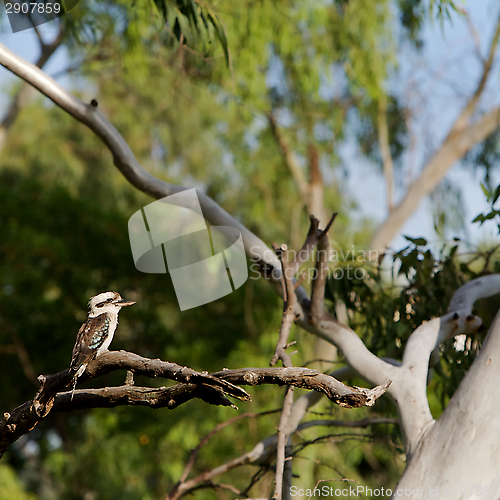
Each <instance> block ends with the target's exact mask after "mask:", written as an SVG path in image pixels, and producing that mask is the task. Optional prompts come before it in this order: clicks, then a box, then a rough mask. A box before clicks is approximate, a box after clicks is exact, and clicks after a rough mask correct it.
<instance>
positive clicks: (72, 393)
mask: <svg viewBox="0 0 500 500" xmlns="http://www.w3.org/2000/svg"><path fill="white" fill-rule="evenodd" d="M77 381H78V375H77V374H76V373H75V375H74V377H73V389H72V391H71V401H73V396H74V394H75V387H76V383H77Z"/></svg>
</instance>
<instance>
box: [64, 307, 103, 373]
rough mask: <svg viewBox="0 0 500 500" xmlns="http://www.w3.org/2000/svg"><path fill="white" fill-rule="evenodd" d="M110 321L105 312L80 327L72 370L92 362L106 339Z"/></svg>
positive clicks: (75, 370) (71, 365)
mask: <svg viewBox="0 0 500 500" xmlns="http://www.w3.org/2000/svg"><path fill="white" fill-rule="evenodd" d="M109 323H110V320H109V316H108V315H107V314H106V313H104V314H99V316H96V317H95V318H88V319H87V321H86V322H85V323H84V324H83V325H82V326H81V327H80V330H78V335H77V336H76V342H75V346H74V347H73V354H72V356H71V364H70V365H69V369H70V371H71V372H73V373H76V372H77V371H78V370H79V369H80V367H81V366H82V365H84V364H86V363H90V361H92V360H93V359H94V358H95V355H96V353H97V349H99V347H101V345H102V344H103V343H104V341H105V340H106V337H107V335H108V330H109Z"/></svg>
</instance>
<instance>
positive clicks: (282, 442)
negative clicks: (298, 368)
mask: <svg viewBox="0 0 500 500" xmlns="http://www.w3.org/2000/svg"><path fill="white" fill-rule="evenodd" d="M292 405H293V387H288V388H287V391H286V394H285V401H284V403H283V411H282V412H281V418H280V423H279V426H278V442H277V444H276V448H277V452H276V475H275V478H274V493H273V499H276V500H281V499H282V497H283V478H284V469H285V458H286V451H285V448H286V442H287V440H288V436H287V434H286V427H287V424H288V419H289V418H290V412H291V410H292Z"/></svg>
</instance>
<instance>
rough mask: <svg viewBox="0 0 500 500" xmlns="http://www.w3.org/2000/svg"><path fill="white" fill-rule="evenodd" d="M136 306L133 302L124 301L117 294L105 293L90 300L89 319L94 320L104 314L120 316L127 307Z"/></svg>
mask: <svg viewBox="0 0 500 500" xmlns="http://www.w3.org/2000/svg"><path fill="white" fill-rule="evenodd" d="M132 304H135V302H134V301H132V300H125V299H122V297H121V295H120V294H119V293H117V292H104V293H100V294H99V295H96V296H95V297H92V298H91V299H90V300H89V317H91V318H93V317H95V316H99V314H102V313H109V314H118V313H119V312H120V309H121V308H122V307H125V306H131V305H132Z"/></svg>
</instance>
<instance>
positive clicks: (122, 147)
mask: <svg viewBox="0 0 500 500" xmlns="http://www.w3.org/2000/svg"><path fill="white" fill-rule="evenodd" d="M0 64H1V65H2V66H4V67H5V68H7V69H8V70H9V71H11V72H12V73H14V74H16V75H17V76H19V77H20V78H23V79H24V80H25V81H27V82H28V83H30V84H31V85H32V86H33V87H35V88H36V89H38V90H39V91H40V92H41V93H42V94H44V95H45V96H47V97H48V98H49V99H51V100H52V101H53V102H54V103H55V104H57V106H59V107H60V108H62V109H63V110H64V111H66V112H67V113H69V114H70V115H71V116H73V117H74V118H75V119H76V120H78V121H79V122H81V123H83V124H84V125H87V127H89V128H90V129H91V130H92V131H93V132H94V133H95V134H96V135H97V136H98V137H100V138H101V140H102V141H103V142H104V144H105V145H106V146H107V148H108V149H109V151H110V152H111V154H112V155H113V161H114V164H115V165H116V167H117V168H118V169H119V170H120V172H121V173H122V174H123V175H124V176H125V178H126V179H127V180H128V181H129V182H130V183H131V184H132V185H133V186H135V187H136V188H137V189H139V190H140V191H142V192H144V193H146V194H148V195H150V196H152V197H153V198H158V199H159V198H164V197H166V196H169V195H172V194H175V193H179V192H182V191H185V190H186V189H187V188H185V187H183V186H176V185H174V184H170V183H168V182H165V181H162V180H160V179H157V178H156V177H154V176H153V175H151V174H150V173H149V172H147V171H146V170H144V169H143V168H142V167H141V165H140V164H139V162H138V161H137V159H136V157H135V156H134V153H133V152H132V150H131V149H130V147H129V145H128V144H127V143H126V142H125V140H124V139H123V137H122V136H121V134H120V133H119V132H118V130H116V128H115V127H114V126H113V125H112V124H111V123H110V122H109V121H108V120H107V119H106V118H105V117H104V116H103V115H102V114H101V113H100V112H99V111H98V109H97V108H96V107H95V106H91V105H90V104H85V103H83V102H82V101H80V100H79V99H77V98H76V97H75V96H73V95H72V94H71V93H70V92H68V91H67V90H65V89H64V88H63V87H61V86H60V85H59V84H58V83H57V82H56V81H55V80H54V79H52V78H51V77H50V76H48V75H46V74H45V73H44V72H43V71H41V70H40V69H39V68H37V67H36V66H35V65H34V64H31V63H29V62H28V61H25V60H24V59H22V58H21V57H19V56H17V55H16V54H14V53H13V52H12V51H10V50H9V49H8V48H6V47H5V46H3V45H1V44H0ZM197 194H198V198H199V200H200V205H201V208H202V210H203V215H204V216H205V218H206V219H207V220H208V221H209V222H210V223H211V224H213V225H216V226H232V227H235V228H237V229H239V231H240V232H241V234H242V237H243V242H244V244H245V250H246V252H247V255H248V256H249V257H253V258H257V259H260V260H262V261H263V262H265V263H267V264H269V265H271V266H273V267H275V268H277V269H279V261H278V259H277V257H276V255H275V254H274V253H273V252H272V251H271V250H270V249H269V248H268V247H267V245H266V244H265V243H264V242H263V241H262V240H261V239H260V238H258V237H257V236H256V235H254V234H253V233H252V232H251V231H250V230H248V229H247V228H246V227H245V226H244V225H243V224H242V223H241V222H240V221H238V220H237V219H235V218H234V217H232V216H231V215H229V214H228V213H227V212H226V211H225V210H224V209H223V208H222V207H220V206H219V205H218V204H217V203H216V202H215V201H213V200H212V199H211V198H210V197H208V196H207V195H205V194H204V193H201V192H198V193H197Z"/></svg>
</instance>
